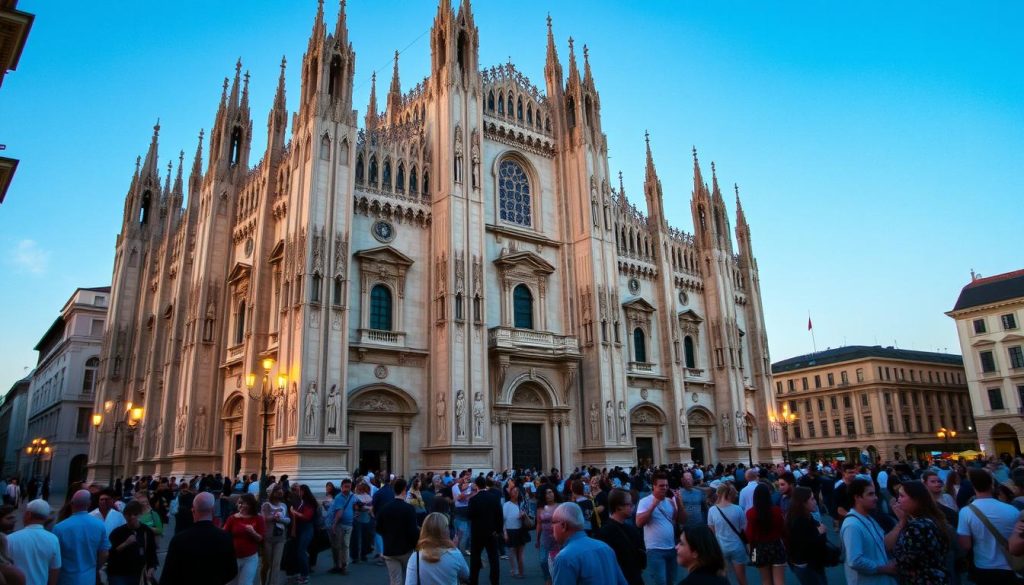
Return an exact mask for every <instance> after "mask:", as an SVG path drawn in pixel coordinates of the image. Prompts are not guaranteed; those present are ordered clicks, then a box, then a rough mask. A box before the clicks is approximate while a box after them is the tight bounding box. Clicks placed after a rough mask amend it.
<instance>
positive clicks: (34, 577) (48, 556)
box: [7, 500, 61, 585]
mask: <svg viewBox="0 0 1024 585" xmlns="http://www.w3.org/2000/svg"><path fill="white" fill-rule="evenodd" d="M49 518H50V504H47V503H46V501H45V500H32V501H31V502H29V503H28V505H27V506H25V516H24V518H23V520H24V523H25V527H24V528H22V529H21V530H19V531H17V532H15V533H13V534H11V535H10V536H8V537H7V548H8V550H9V552H10V554H11V558H12V559H14V566H16V567H18V568H19V569H21V570H22V572H24V573H25V583H30V584H33V585H34V584H36V583H39V584H40V585H42V584H44V583H45V584H47V585H55V584H56V583H57V578H58V576H59V575H60V566H61V560H60V542H59V541H58V540H57V536H56V535H54V534H53V533H51V532H47V530H46V528H44V525H45V524H46V521H47V520H49Z"/></svg>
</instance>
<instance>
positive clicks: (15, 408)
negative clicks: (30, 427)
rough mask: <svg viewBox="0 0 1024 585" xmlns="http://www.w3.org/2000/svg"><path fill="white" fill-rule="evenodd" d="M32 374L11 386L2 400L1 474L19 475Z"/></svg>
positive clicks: (0, 419)
mask: <svg viewBox="0 0 1024 585" xmlns="http://www.w3.org/2000/svg"><path fill="white" fill-rule="evenodd" d="M31 384H32V375H31V374H29V375H28V376H27V377H25V378H22V379H21V380H18V381H17V382H15V383H14V385H13V386H11V389H10V390H8V391H7V394H4V396H3V398H2V402H0V476H2V477H4V478H8V477H13V476H16V475H18V470H19V468H20V466H19V464H18V463H19V462H20V461H21V453H22V450H23V449H24V448H25V445H26V442H25V423H26V416H27V414H28V389H29V386H31Z"/></svg>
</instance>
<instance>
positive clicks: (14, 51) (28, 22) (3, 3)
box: [0, 0, 35, 203]
mask: <svg viewBox="0 0 1024 585" xmlns="http://www.w3.org/2000/svg"><path fill="white" fill-rule="evenodd" d="M17 6H18V0H0V85H3V82H4V77H5V76H6V75H7V72H8V71H13V70H15V69H17V68H18V61H19V60H21V52H22V50H23V49H24V48H25V40H26V39H27V38H28V31H29V30H30V29H31V28H32V21H33V20H34V19H35V16H33V15H32V14H29V13H28V12H22V11H20V10H17ZM17 168H18V160H17V159H14V158H8V157H4V156H0V203H3V202H4V197H5V196H6V195H7V189H8V187H10V186H11V181H12V180H13V179H14V171H16V170H17Z"/></svg>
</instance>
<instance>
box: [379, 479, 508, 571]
mask: <svg viewBox="0 0 1024 585" xmlns="http://www.w3.org/2000/svg"><path fill="white" fill-rule="evenodd" d="M406 487H407V484H406V482H405V479H402V478H399V479H396V480H395V481H394V485H393V486H392V489H393V490H394V494H395V495H394V497H393V498H392V499H391V501H390V502H389V503H388V504H386V505H385V506H384V507H383V508H381V510H380V512H379V513H377V514H376V516H377V533H378V534H380V536H381V540H382V541H383V542H384V550H383V556H384V566H386V567H387V569H388V582H389V584H390V585H402V583H404V581H405V574H406V569H407V565H408V563H409V557H410V556H411V555H412V553H413V551H414V550H416V541H417V539H418V538H419V529H418V528H417V527H416V508H414V507H413V506H412V504H410V503H409V502H406V501H405V491H406ZM494 560H495V562H496V561H497V559H494Z"/></svg>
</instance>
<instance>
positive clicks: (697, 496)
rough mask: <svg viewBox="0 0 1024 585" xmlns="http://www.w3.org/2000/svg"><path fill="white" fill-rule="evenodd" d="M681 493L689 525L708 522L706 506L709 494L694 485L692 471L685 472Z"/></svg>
mask: <svg viewBox="0 0 1024 585" xmlns="http://www.w3.org/2000/svg"><path fill="white" fill-rule="evenodd" d="M679 495H680V497H681V498H682V500H683V508H684V509H685V510H686V523H687V525H689V526H697V525H705V524H707V522H708V517H707V510H706V507H705V502H706V501H707V494H705V493H704V490H703V489H701V488H699V487H695V486H694V482H693V473H692V472H690V471H686V472H683V478H682V487H681V488H680V490H679Z"/></svg>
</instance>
